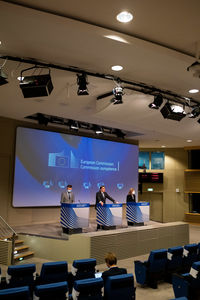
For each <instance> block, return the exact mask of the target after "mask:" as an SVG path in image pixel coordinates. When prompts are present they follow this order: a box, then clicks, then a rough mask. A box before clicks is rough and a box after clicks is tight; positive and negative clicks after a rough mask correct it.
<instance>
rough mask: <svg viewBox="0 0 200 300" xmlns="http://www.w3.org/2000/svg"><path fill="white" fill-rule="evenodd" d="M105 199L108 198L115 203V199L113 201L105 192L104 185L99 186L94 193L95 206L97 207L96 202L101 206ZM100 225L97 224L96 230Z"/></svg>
mask: <svg viewBox="0 0 200 300" xmlns="http://www.w3.org/2000/svg"><path fill="white" fill-rule="evenodd" d="M106 199H109V200H110V201H112V202H113V203H117V201H115V200H114V199H113V198H112V197H110V196H109V195H108V194H107V193H106V189H105V186H103V185H102V186H100V189H99V191H98V192H97V193H96V204H95V208H96V207H97V204H98V203H100V204H101V205H102V206H103V205H104V204H105V203H106ZM101 227H102V226H101V225H99V224H97V230H98V229H100V228H101Z"/></svg>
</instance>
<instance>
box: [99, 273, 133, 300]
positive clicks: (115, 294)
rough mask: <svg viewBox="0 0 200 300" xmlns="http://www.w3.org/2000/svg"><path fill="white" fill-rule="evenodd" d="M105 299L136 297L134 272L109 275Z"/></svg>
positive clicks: (119, 299) (105, 288) (105, 287)
mask: <svg viewBox="0 0 200 300" xmlns="http://www.w3.org/2000/svg"><path fill="white" fill-rule="evenodd" d="M104 299H106V300H111V299H117V300H124V299H127V300H129V299H135V288H134V278H133V274H123V275H115V276H110V277H108V278H107V280H106V283H105V286H104Z"/></svg>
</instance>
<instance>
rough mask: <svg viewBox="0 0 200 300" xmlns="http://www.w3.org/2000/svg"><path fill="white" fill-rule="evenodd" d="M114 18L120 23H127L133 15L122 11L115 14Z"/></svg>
mask: <svg viewBox="0 0 200 300" xmlns="http://www.w3.org/2000/svg"><path fill="white" fill-rule="evenodd" d="M116 18H117V20H118V21H119V22H121V23H128V22H130V21H131V20H132V19H133V15H132V14H131V13H130V12H128V11H122V12H120V13H119V14H118V15H117V17H116Z"/></svg>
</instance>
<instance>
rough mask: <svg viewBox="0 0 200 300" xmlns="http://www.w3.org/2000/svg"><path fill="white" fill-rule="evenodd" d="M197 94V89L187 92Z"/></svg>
mask: <svg viewBox="0 0 200 300" xmlns="http://www.w3.org/2000/svg"><path fill="white" fill-rule="evenodd" d="M198 92H199V90H197V89H192V90H189V93H190V94H196V93H198Z"/></svg>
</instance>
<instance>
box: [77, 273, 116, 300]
mask: <svg viewBox="0 0 200 300" xmlns="http://www.w3.org/2000/svg"><path fill="white" fill-rule="evenodd" d="M102 290H103V279H102V278H87V279H82V280H76V281H75V282H74V287H73V291H72V298H73V300H87V299H89V300H100V299H103V296H102ZM113 299H114V298H113Z"/></svg>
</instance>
